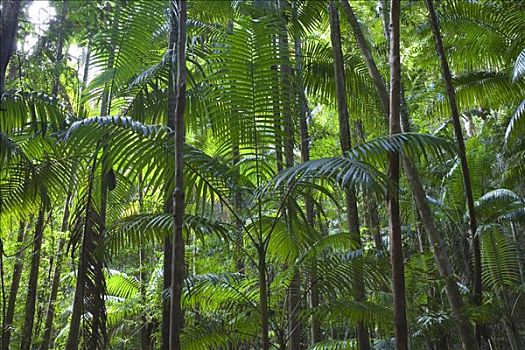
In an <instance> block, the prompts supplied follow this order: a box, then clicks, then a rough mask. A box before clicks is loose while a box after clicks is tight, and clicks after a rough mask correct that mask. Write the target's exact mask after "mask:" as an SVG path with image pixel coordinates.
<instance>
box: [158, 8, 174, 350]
mask: <svg viewBox="0 0 525 350" xmlns="http://www.w3.org/2000/svg"><path fill="white" fill-rule="evenodd" d="M170 23H171V30H170V35H169V43H168V45H169V47H168V49H169V50H170V51H171V53H170V55H171V56H172V59H171V60H170V74H169V75H168V111H167V123H166V124H167V126H168V129H169V130H170V133H169V134H168V140H169V141H170V142H173V141H174V138H175V133H174V130H175V105H176V104H177V95H176V91H175V82H176V75H175V72H176V69H177V67H175V66H174V64H175V57H174V56H175V54H176V50H177V48H176V46H177V36H178V30H177V15H176V13H175V8H174V7H171V8H170ZM166 182H167V183H168V184H169V183H170V182H171V181H169V180H167V181H166ZM167 187H169V185H167ZM167 191H168V192H169V193H168V195H167V196H166V203H165V206H164V212H165V213H167V214H171V215H172V214H173V192H172V191H173V190H172V189H168V188H167ZM172 255H173V241H172V237H171V236H170V237H166V238H165V239H164V254H163V256H164V261H163V277H164V278H163V279H164V280H163V290H164V292H165V293H164V295H163V298H162V321H161V330H160V333H161V349H162V350H168V349H169V344H170V297H169V293H168V294H166V292H169V291H170V289H171V265H172Z"/></svg>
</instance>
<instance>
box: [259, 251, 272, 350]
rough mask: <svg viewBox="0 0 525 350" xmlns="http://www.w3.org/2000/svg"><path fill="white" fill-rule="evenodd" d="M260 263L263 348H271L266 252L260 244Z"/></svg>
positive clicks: (266, 349) (268, 349)
mask: <svg viewBox="0 0 525 350" xmlns="http://www.w3.org/2000/svg"><path fill="white" fill-rule="evenodd" d="M257 249H258V253H259V263H258V266H257V270H258V272H259V304H260V305H259V308H260V312H261V349H262V350H270V334H269V332H270V326H269V311H268V281H267V271H266V252H265V251H264V248H263V247H261V246H259V247H258V248H257Z"/></svg>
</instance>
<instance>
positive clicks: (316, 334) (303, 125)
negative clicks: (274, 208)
mask: <svg viewBox="0 0 525 350" xmlns="http://www.w3.org/2000/svg"><path fill="white" fill-rule="evenodd" d="M294 5H296V4H295V2H294ZM295 69H296V71H297V90H298V91H297V95H298V100H299V128H300V135H301V161H302V162H308V161H309V160H310V136H309V133H308V117H309V116H310V110H309V108H308V101H307V99H306V94H305V91H304V85H303V62H302V48H301V39H300V38H296V39H295ZM304 206H305V217H306V223H307V225H308V226H309V227H310V228H313V227H314V224H315V222H314V216H315V214H314V204H313V201H312V198H311V197H310V196H308V195H307V196H306V197H305V198H304ZM309 278H310V280H309V287H310V288H309V289H310V293H309V305H310V307H311V308H316V307H317V306H319V291H318V290H317V285H316V283H317V282H316V279H317V276H316V273H315V271H314V270H312V271H311V273H310V277H309ZM310 337H311V344H315V343H317V342H319V341H321V323H320V321H319V320H318V318H317V317H316V316H312V320H311V326H310Z"/></svg>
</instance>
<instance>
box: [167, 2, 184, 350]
mask: <svg viewBox="0 0 525 350" xmlns="http://www.w3.org/2000/svg"><path fill="white" fill-rule="evenodd" d="M177 4H178V24H179V25H178V40H177V103H176V105H175V191H174V192H173V220H174V228H173V256H172V269H171V270H172V271H171V299H170V301H171V305H170V350H179V349H180V348H181V347H180V335H181V332H182V328H183V326H184V312H183V310H182V305H181V301H182V300H181V299H182V287H183V284H184V276H185V266H184V238H183V236H182V234H183V232H182V220H183V217H184V187H183V184H184V176H183V171H184V159H183V155H184V150H183V148H184V137H185V132H184V111H185V109H186V1H185V0H178V2H177ZM170 74H173V71H171V72H170Z"/></svg>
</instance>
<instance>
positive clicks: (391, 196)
mask: <svg viewBox="0 0 525 350" xmlns="http://www.w3.org/2000/svg"><path fill="white" fill-rule="evenodd" d="M399 17H400V0H391V7H390V57H389V62H390V108H389V109H390V118H389V126H390V127H389V129H390V135H395V134H398V133H399V132H400V131H401V128H400V125H399V121H400V109H401V62H400V55H399ZM388 176H389V178H390V180H391V181H392V183H393V184H394V186H396V187H397V188H396V189H389V190H388V191H387V206H388V230H389V233H390V259H391V261H392V283H393V292H394V329H395V336H396V350H407V349H408V325H407V315H406V300H405V274H404V261H403V238H402V236H401V219H400V213H399V188H398V187H399V153H397V152H391V153H390V154H389V156H388Z"/></svg>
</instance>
